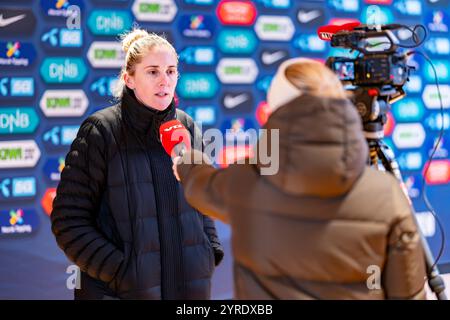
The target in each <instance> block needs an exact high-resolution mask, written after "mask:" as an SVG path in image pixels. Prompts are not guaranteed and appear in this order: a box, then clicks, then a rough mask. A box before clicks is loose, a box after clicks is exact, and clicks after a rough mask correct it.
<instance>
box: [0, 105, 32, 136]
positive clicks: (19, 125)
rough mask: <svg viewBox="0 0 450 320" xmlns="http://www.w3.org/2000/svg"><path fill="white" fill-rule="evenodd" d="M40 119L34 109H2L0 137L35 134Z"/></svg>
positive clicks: (0, 110)
mask: <svg viewBox="0 0 450 320" xmlns="http://www.w3.org/2000/svg"><path fill="white" fill-rule="evenodd" d="M38 123H39V117H38V115H37V114H36V112H35V111H34V109H33V108H27V107H23V108H1V109H0V135H1V134H14V133H33V132H34V131H35V130H36V127H37V125H38Z"/></svg>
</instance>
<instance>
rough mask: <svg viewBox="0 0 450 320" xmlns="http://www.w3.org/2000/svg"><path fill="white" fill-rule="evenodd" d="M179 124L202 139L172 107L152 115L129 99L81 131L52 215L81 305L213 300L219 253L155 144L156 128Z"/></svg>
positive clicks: (208, 223)
mask: <svg viewBox="0 0 450 320" xmlns="http://www.w3.org/2000/svg"><path fill="white" fill-rule="evenodd" d="M173 118H177V119H178V120H180V121H181V122H182V123H183V124H184V125H185V126H186V127H187V128H188V129H189V131H190V132H191V134H192V135H193V136H194V135H197V137H196V139H198V135H201V133H200V132H199V130H198V128H196V127H195V124H194V122H193V121H192V119H191V118H190V117H189V116H187V115H186V114H185V113H184V112H183V111H181V110H176V109H175V106H174V104H173V103H172V104H171V106H170V107H169V108H167V109H166V110H165V111H162V112H161V111H155V110H150V109H148V108H146V107H145V106H143V105H142V104H140V103H139V102H138V101H137V100H136V98H135V96H134V94H133V92H132V91H130V90H125V91H124V95H123V99H122V102H121V103H120V104H118V105H115V106H112V107H110V108H106V109H104V110H101V111H99V112H96V113H95V114H93V115H92V116H90V117H89V118H88V119H86V120H85V121H84V122H83V124H82V125H81V127H80V130H79V132H78V135H77V137H76V139H75V140H74V142H73V144H72V146H71V150H70V152H69V153H68V155H67V157H66V162H65V168H64V170H63V171H62V173H61V182H60V183H59V185H58V189H57V195H56V198H55V200H54V202H53V212H52V215H51V220H52V231H53V233H54V235H55V237H56V240H57V243H58V245H59V246H60V248H61V249H63V250H64V252H65V254H66V255H67V257H68V258H69V259H70V260H71V261H73V262H74V263H75V264H76V265H78V266H79V267H80V269H81V271H82V277H81V289H80V290H75V291H76V293H75V297H76V298H81V299H85V298H87V299H91V298H92V299H103V298H104V297H109V296H113V297H118V298H125V299H127V298H131V299H208V298H210V289H211V276H212V273H213V270H214V265H215V264H216V265H217V264H218V263H219V262H220V260H221V259H222V257H223V251H222V248H221V247H220V244H219V241H218V238H217V234H216V230H215V226H214V222H213V221H212V220H211V219H209V218H208V217H205V216H203V215H201V214H200V213H198V212H197V211H195V210H194V209H193V208H191V207H190V206H189V205H188V204H187V202H186V200H185V198H184V195H183V190H182V187H181V185H179V184H178V183H177V181H176V180H175V178H174V176H173V173H172V169H171V167H172V162H171V159H170V157H169V156H168V155H167V154H166V153H165V152H164V149H163V148H162V146H161V144H160V142H159V138H158V128H159V125H160V123H161V122H163V121H167V120H170V119H173ZM192 138H194V137H192ZM200 139H201V138H200ZM193 141H194V140H193Z"/></svg>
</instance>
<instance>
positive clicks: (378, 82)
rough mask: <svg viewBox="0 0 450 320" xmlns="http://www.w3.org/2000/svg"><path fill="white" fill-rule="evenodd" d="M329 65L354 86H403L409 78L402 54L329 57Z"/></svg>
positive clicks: (340, 77)
mask: <svg viewBox="0 0 450 320" xmlns="http://www.w3.org/2000/svg"><path fill="white" fill-rule="evenodd" d="M327 65H328V67H329V68H331V69H332V70H333V71H334V72H335V73H336V74H337V75H338V77H339V79H340V80H341V81H343V82H350V83H351V84H352V85H354V86H386V85H388V86H394V87H401V86H403V85H404V84H405V83H406V81H407V80H408V76H409V74H408V68H409V67H408V66H407V64H406V61H405V59H404V58H403V57H402V56H397V55H395V54H384V53H377V54H370V55H364V56H363V57H361V58H356V59H350V58H343V57H332V58H328V60H327Z"/></svg>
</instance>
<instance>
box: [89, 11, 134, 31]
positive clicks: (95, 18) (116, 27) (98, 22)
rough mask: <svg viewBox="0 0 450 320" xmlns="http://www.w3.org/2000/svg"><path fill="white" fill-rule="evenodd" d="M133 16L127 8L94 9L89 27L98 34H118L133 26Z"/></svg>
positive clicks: (90, 16)
mask: <svg viewBox="0 0 450 320" xmlns="http://www.w3.org/2000/svg"><path fill="white" fill-rule="evenodd" d="M131 23H132V18H131V15H130V13H129V12H128V11H125V10H94V11H92V12H91V14H90V15H89V19H88V22H87V24H88V28H89V30H91V32H92V34H94V35H96V36H117V35H118V34H120V33H123V32H124V31H125V30H129V29H130V28H131Z"/></svg>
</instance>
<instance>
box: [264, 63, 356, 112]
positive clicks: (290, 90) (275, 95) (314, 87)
mask: <svg viewBox="0 0 450 320" xmlns="http://www.w3.org/2000/svg"><path fill="white" fill-rule="evenodd" d="M304 93H305V94H310V95H314V96H318V97H324V98H335V99H346V98H348V94H347V93H346V91H345V89H344V87H343V86H342V84H341V81H340V80H339V78H338V77H337V75H336V74H334V73H333V71H331V70H330V69H329V68H328V67H327V66H325V65H324V64H323V63H321V62H318V61H315V60H312V59H307V58H294V59H289V60H286V61H284V62H283V63H282V64H281V65H280V66H279V68H278V70H277V73H276V74H275V76H274V78H273V80H272V83H271V84H270V88H269V91H268V92H267V103H268V105H269V110H270V112H274V111H275V110H277V109H278V108H280V107H281V106H283V105H285V104H286V103H288V102H289V101H291V100H293V99H295V98H297V97H298V96H301V95H302V94H304Z"/></svg>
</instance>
